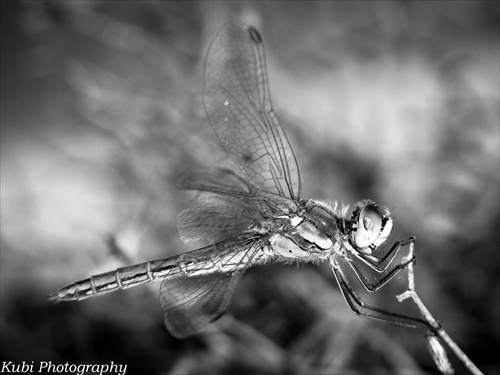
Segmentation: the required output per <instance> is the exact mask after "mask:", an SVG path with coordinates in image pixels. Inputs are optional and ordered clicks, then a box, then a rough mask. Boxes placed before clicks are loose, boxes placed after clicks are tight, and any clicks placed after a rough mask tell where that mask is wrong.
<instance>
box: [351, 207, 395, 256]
mask: <svg viewBox="0 0 500 375" xmlns="http://www.w3.org/2000/svg"><path fill="white" fill-rule="evenodd" d="M381 211H383V212H381ZM352 221H353V229H355V230H353V231H352V238H351V242H352V244H353V245H354V246H355V247H356V248H357V249H358V250H361V251H363V252H364V253H367V254H370V253H371V252H372V250H374V249H375V248H377V247H379V246H380V245H381V244H383V243H384V242H385V241H386V240H387V238H388V237H389V235H390V233H391V230H392V219H391V218H390V217H389V211H388V210H387V209H380V208H379V207H378V205H376V204H375V202H372V201H363V202H361V204H359V205H358V207H357V208H356V209H355V210H354V212H353V217H352Z"/></svg>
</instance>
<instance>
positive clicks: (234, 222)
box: [177, 192, 259, 243]
mask: <svg viewBox="0 0 500 375" xmlns="http://www.w3.org/2000/svg"><path fill="white" fill-rule="evenodd" d="M258 218H259V213H258V211H255V210H253V209H252V208H249V207H246V206H245V205H243V204H241V200H238V199H236V198H232V197H226V196H222V195H216V194H212V193H205V192H202V193H200V194H199V195H198V196H197V197H196V198H195V199H194V201H193V202H192V204H191V206H190V207H189V208H187V209H185V210H184V211H182V212H181V213H180V214H179V215H178V216H177V230H178V232H179V238H180V239H181V241H182V242H184V243H187V242H189V241H197V240H201V239H205V240H207V241H208V242H209V243H215V242H218V241H222V240H224V239H226V238H229V237H233V236H236V235H237V234H238V233H240V232H241V231H243V230H244V229H247V228H248V227H249V226H250V225H251V224H252V223H254V222H255V221H257V220H258Z"/></svg>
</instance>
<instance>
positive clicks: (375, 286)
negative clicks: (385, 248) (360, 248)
mask: <svg viewBox="0 0 500 375" xmlns="http://www.w3.org/2000/svg"><path fill="white" fill-rule="evenodd" d="M347 261H348V263H349V266H351V268H352V270H353V271H354V273H355V274H356V276H357V277H358V279H359V281H361V284H363V286H364V287H365V288H366V290H368V291H369V292H375V291H377V290H379V289H380V288H381V287H383V286H384V285H385V284H386V283H387V282H389V281H390V280H392V278H393V277H394V276H396V275H397V274H398V273H399V272H401V271H402V270H404V269H406V268H407V267H408V265H409V264H410V263H415V257H412V258H411V259H410V260H407V261H406V262H403V263H400V264H398V265H396V266H395V267H394V268H392V269H391V270H390V271H389V272H387V273H386V274H385V275H384V276H383V277H382V278H381V279H380V280H376V281H374V282H372V281H371V280H369V279H368V278H367V277H366V276H365V275H363V273H362V272H361V270H360V269H359V268H358V266H357V265H356V264H355V263H354V262H353V261H352V260H350V259H348V260H347Z"/></svg>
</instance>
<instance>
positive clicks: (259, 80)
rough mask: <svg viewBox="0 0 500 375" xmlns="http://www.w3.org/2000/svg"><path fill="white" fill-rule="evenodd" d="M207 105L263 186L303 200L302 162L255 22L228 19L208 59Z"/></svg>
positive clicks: (228, 144)
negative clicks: (276, 106) (282, 117)
mask: <svg viewBox="0 0 500 375" xmlns="http://www.w3.org/2000/svg"><path fill="white" fill-rule="evenodd" d="M203 99H204V104H205V110H206V112H207V116H208V118H209V120H210V123H211V124H212V126H213V128H214V130H215V132H216V133H217V135H218V137H219V138H220V140H221V142H222V144H223V146H224V148H225V149H226V151H227V152H228V154H229V155H230V156H231V158H232V159H233V160H234V161H235V162H236V164H238V166H239V167H240V168H241V170H242V172H243V173H244V174H245V176H246V177H247V178H248V180H249V181H251V182H252V184H254V185H255V187H257V188H258V189H261V190H264V191H267V192H270V193H273V194H279V195H281V196H282V197H286V198H290V199H294V200H298V199H299V198H300V195H301V185H300V176H299V170H298V167H297V162H296V160H295V156H294V154H293V151H292V148H291V147H290V144H289V143H288V140H287V138H286V135H285V133H284V131H283V129H282V128H281V126H280V124H279V122H278V119H277V118H276V116H275V114H274V112H273V109H272V105H271V98H270V94H269V86H268V80H267V72H266V65H265V57H264V49H263V47H262V39H261V37H260V35H259V33H258V32H257V30H255V29H254V28H253V27H246V26H238V25H234V24H228V25H226V26H224V27H223V28H222V30H221V31H220V32H219V34H218V35H217V38H216V39H215V41H214V42H213V44H212V45H211V47H210V49H209V51H208V54H207V60H206V65H205V90H204V93H203Z"/></svg>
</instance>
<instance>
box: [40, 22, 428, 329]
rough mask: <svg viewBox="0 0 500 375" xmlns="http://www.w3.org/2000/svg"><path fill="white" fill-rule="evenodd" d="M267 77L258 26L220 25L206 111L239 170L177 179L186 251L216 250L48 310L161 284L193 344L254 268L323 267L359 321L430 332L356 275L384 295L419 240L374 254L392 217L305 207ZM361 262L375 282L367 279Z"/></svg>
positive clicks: (88, 282)
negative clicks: (191, 246)
mask: <svg viewBox="0 0 500 375" xmlns="http://www.w3.org/2000/svg"><path fill="white" fill-rule="evenodd" d="M266 69H267V68H266V61H265V55H264V48H263V42H262V37H261V35H260V34H259V32H258V31H257V30H256V29H255V28H254V27H252V26H246V25H241V24H234V23H228V24H226V25H224V26H223V27H222V28H221V30H220V31H219V32H218V34H217V37H216V38H215V39H214V41H213V42H212V44H211V46H210V47H209V50H208V52H207V57H206V61H205V76H204V78H205V86H204V92H203V102H204V106H205V110H206V114H207V117H208V120H209V122H210V124H211V126H212V127H213V129H214V131H215V133H216V134H217V136H218V137H219V139H220V141H221V143H222V146H223V147H224V148H225V150H226V152H227V154H228V156H229V157H230V160H231V159H232V165H233V166H232V167H228V166H215V167H211V168H207V169H205V170H200V171H191V172H187V173H186V174H184V175H183V176H181V178H180V179H179V181H178V182H177V186H178V187H179V188H181V189H185V190H195V191H197V196H196V197H195V198H194V199H193V201H192V203H191V205H190V206H189V208H187V209H186V210H185V211H183V212H181V213H180V215H179V216H178V222H177V228H178V232H179V236H180V239H181V240H182V241H183V242H188V241H194V240H205V241H207V242H206V243H208V246H205V247H202V248H199V249H197V250H193V251H190V252H186V253H182V254H180V255H176V256H170V257H166V258H163V259H158V260H152V261H148V262H144V263H139V264H135V265H130V266H126V267H122V268H118V269H116V270H113V271H110V272H106V273H102V274H98V275H94V276H91V277H89V278H86V279H84V280H81V281H77V282H74V283H72V284H70V285H68V286H65V287H63V288H61V289H59V290H57V291H56V292H54V293H53V294H51V295H50V297H49V298H50V299H51V300H54V301H57V302H60V301H75V300H76V301H79V300H83V299H85V298H88V297H92V296H98V295H102V294H105V293H109V292H113V291H116V290H119V289H126V288H131V287H135V286H138V285H141V284H144V283H148V282H153V281H155V282H161V286H160V304H161V307H162V309H163V312H164V321H165V325H166V327H167V329H168V330H169V331H170V333H171V334H172V335H173V336H175V337H178V338H186V337H189V336H192V335H195V334H197V333H198V332H199V331H200V330H202V329H204V328H205V327H207V326H208V325H209V324H211V323H212V322H214V321H216V320H217V319H219V318H220V317H221V316H222V315H223V314H224V313H225V311H226V309H227V308H228V305H229V303H230V300H231V297H232V296H233V294H234V291H235V288H236V286H237V284H238V282H239V281H240V280H241V277H242V275H243V274H244V272H245V271H246V270H247V269H249V268H250V267H253V266H258V265H264V264H268V263H271V262H281V263H285V264H290V263H293V262H302V263H307V262H312V263H319V262H322V261H327V262H328V263H329V265H330V267H331V269H332V271H333V274H334V276H335V278H336V281H337V282H338V285H339V287H340V290H341V292H342V294H343V296H344V298H345V300H346V302H347V304H348V305H349V307H350V308H351V309H352V311H353V312H354V313H355V314H357V315H361V316H365V317H369V318H373V319H378V320H382V321H387V322H391V323H394V324H399V325H403V326H408V327H412V328H424V329H427V330H429V329H431V330H432V327H430V326H429V323H427V322H426V321H424V320H422V319H419V318H416V317H412V316H409V315H405V314H401V313H398V312H394V311H390V310H386V309H383V308H380V307H378V306H373V305H370V304H368V303H366V302H365V301H364V300H363V299H362V298H361V296H360V295H359V294H358V293H357V292H356V291H355V290H354V288H353V287H352V286H351V283H350V281H349V279H348V278H347V277H346V272H347V271H346V270H348V269H349V268H350V269H351V270H352V271H354V274H355V275H356V276H357V279H359V281H360V282H361V284H362V285H363V287H364V288H365V289H366V290H368V291H370V292H375V291H377V290H379V289H380V288H381V287H382V286H384V285H385V284H386V283H387V282H388V281H390V280H391V279H392V278H394V276H395V275H397V274H398V273H400V272H401V271H403V270H405V269H406V268H407V267H408V265H409V264H410V263H413V262H415V258H414V257H412V258H411V259H405V258H403V260H401V261H400V262H399V263H397V262H395V261H394V259H395V257H396V254H397V253H398V251H399V250H400V249H401V248H403V247H405V246H408V245H409V244H411V243H413V242H414V241H415V239H414V238H413V237H411V238H409V239H406V240H402V241H397V242H395V243H394V244H393V245H392V246H390V247H387V248H385V246H384V248H381V250H383V251H376V250H378V249H379V247H381V246H382V245H383V244H384V245H385V243H386V242H387V239H388V238H389V236H390V234H391V231H392V229H393V224H394V223H393V219H392V218H391V212H390V210H389V209H388V208H387V207H385V206H382V205H379V204H378V203H376V202H375V201H373V200H370V199H365V200H362V201H360V202H358V203H356V204H355V205H354V208H353V209H352V212H351V215H348V210H349V208H348V206H347V205H344V204H341V203H338V202H335V201H322V200H315V199H308V200H305V199H302V187H301V180H300V174H299V168H298V165H297V161H296V159H295V156H294V152H293V150H292V148H291V146H290V143H289V141H288V139H287V137H286V135H285V132H284V130H283V128H282V127H281V125H280V123H279V121H278V118H277V117H276V115H275V113H274V111H273V107H272V103H271V96H270V91H269V84H268V77H267V70H266ZM359 262H362V263H364V264H365V265H367V266H368V267H369V268H370V269H372V270H374V271H375V272H376V273H377V274H379V277H378V278H377V279H376V280H373V278H370V277H368V276H367V275H365V272H363V270H362V268H360V267H359ZM394 263H397V264H394ZM346 267H349V268H346Z"/></svg>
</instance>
